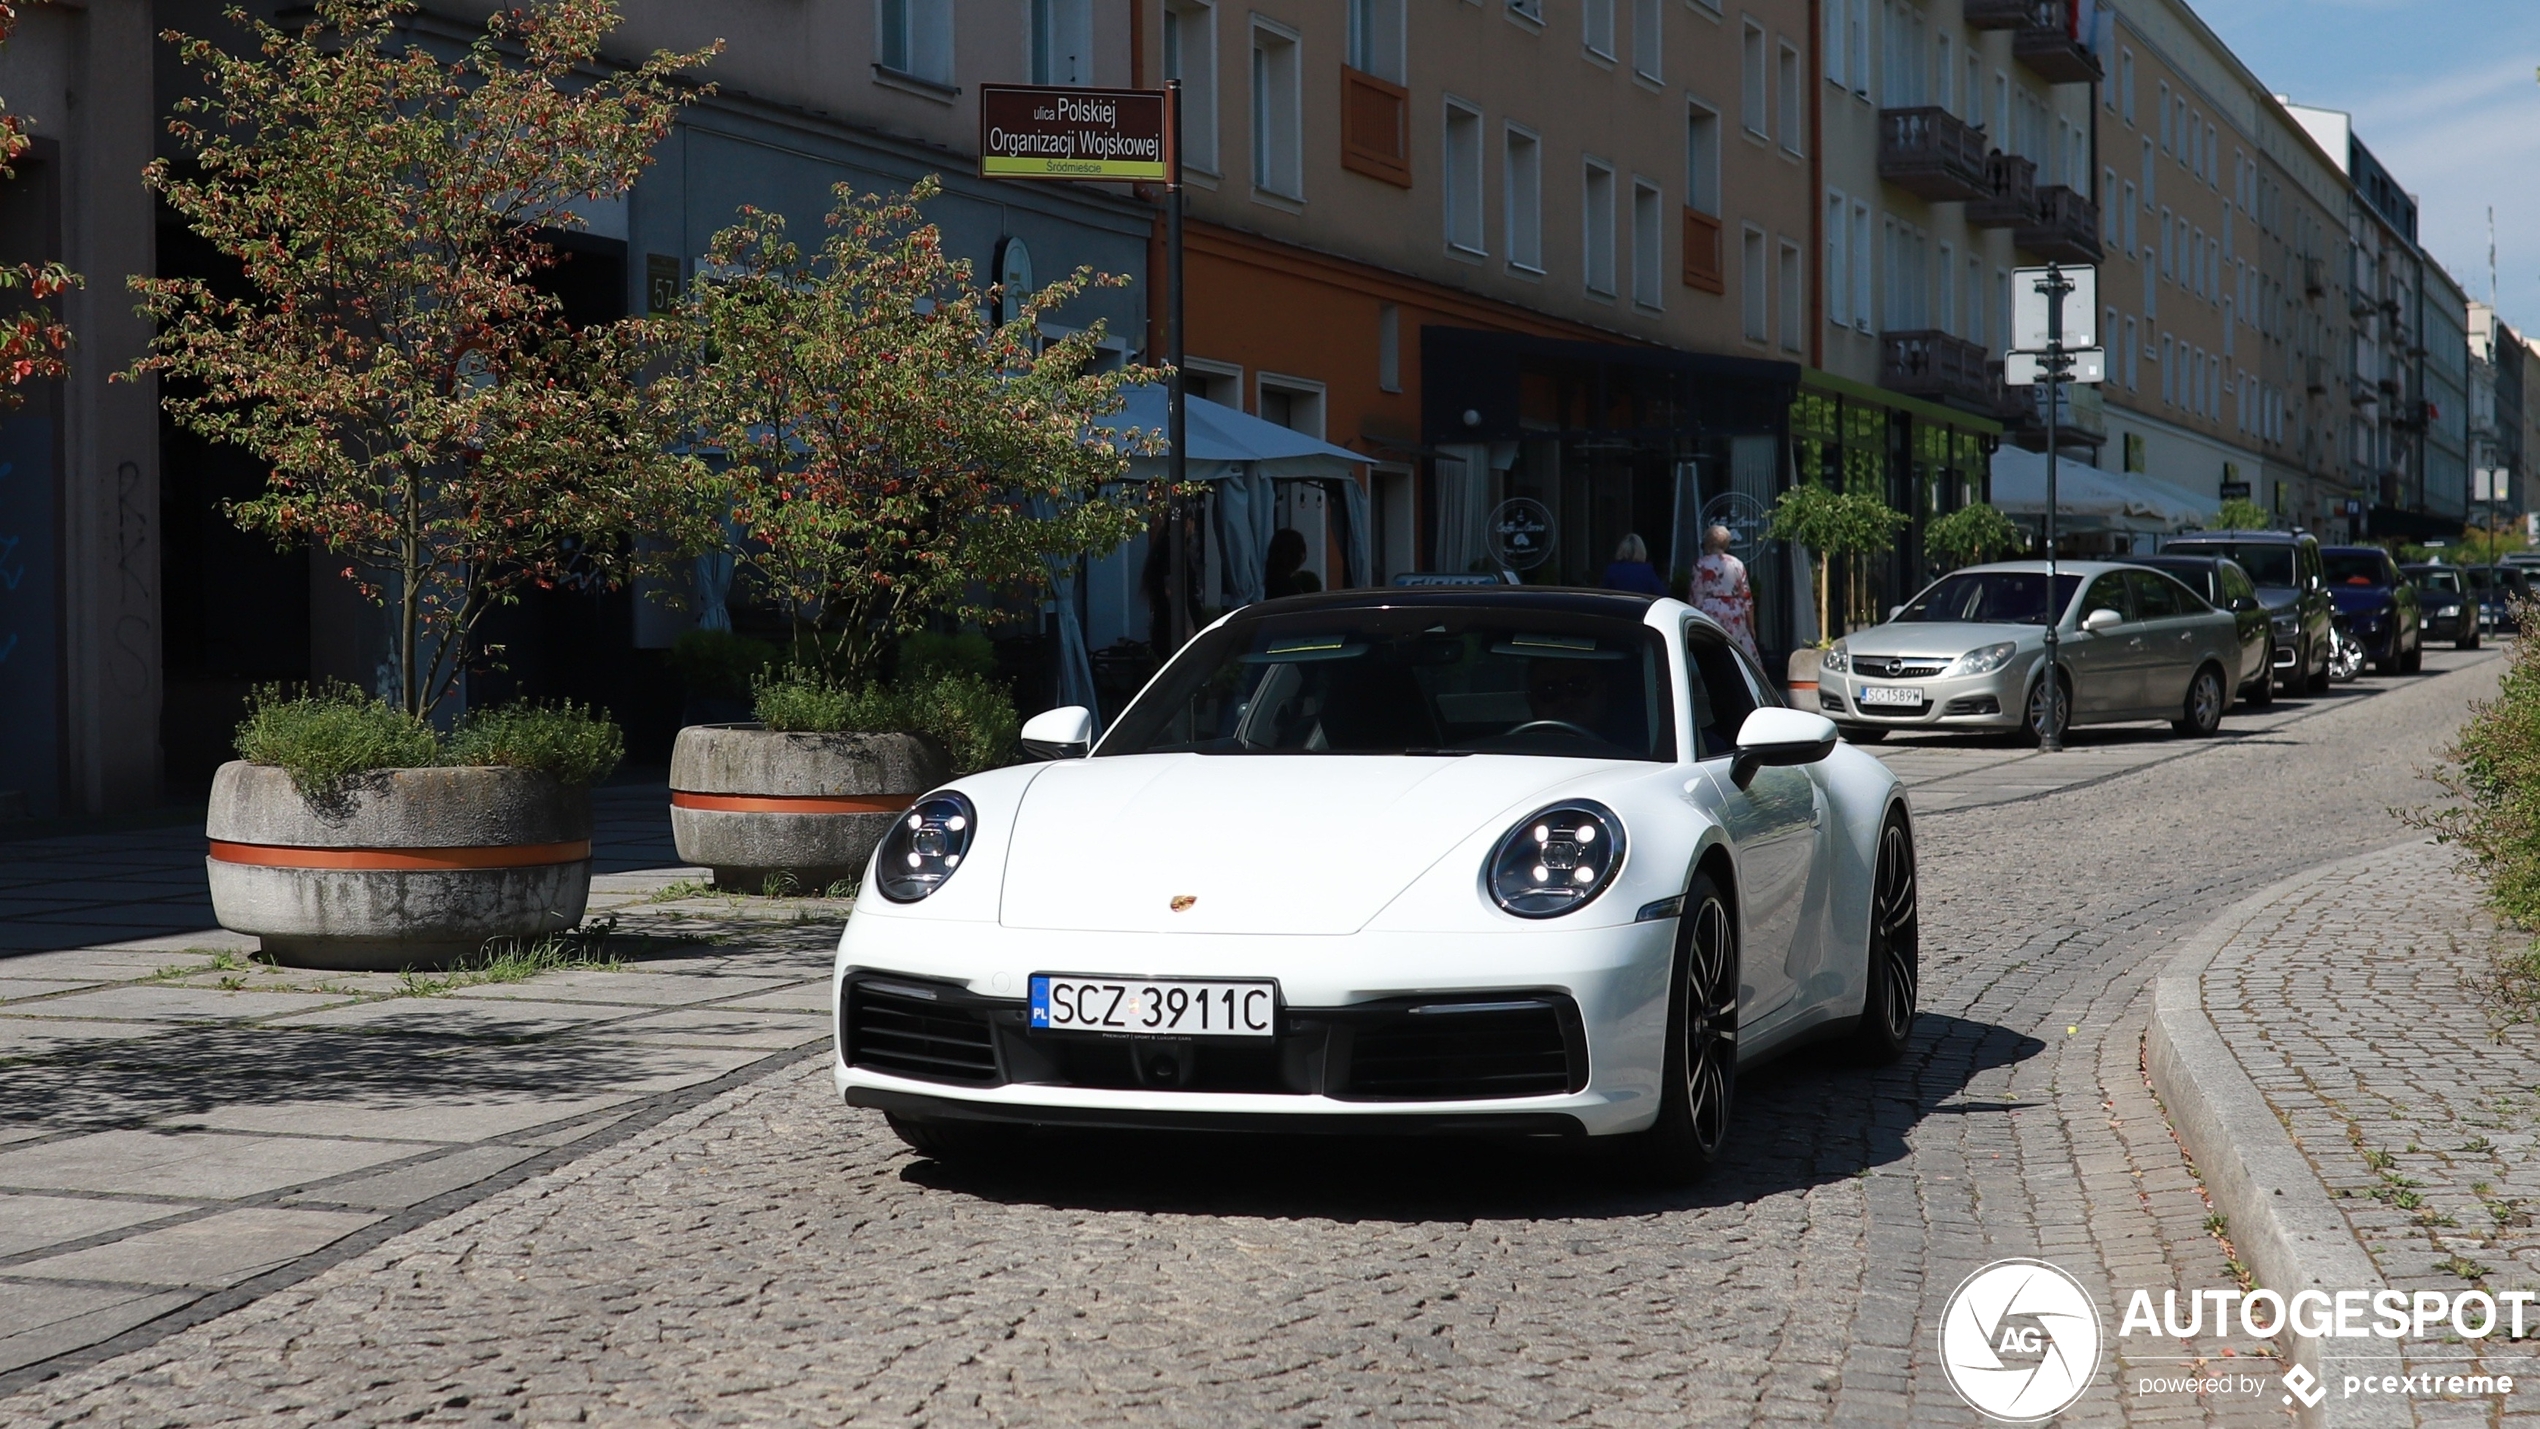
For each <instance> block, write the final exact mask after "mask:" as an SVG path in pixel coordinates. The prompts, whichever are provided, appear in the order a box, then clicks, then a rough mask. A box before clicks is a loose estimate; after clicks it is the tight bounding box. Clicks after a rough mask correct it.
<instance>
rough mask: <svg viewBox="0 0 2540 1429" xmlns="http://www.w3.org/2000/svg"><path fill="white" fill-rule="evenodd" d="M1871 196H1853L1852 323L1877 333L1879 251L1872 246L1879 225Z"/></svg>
mask: <svg viewBox="0 0 2540 1429" xmlns="http://www.w3.org/2000/svg"><path fill="white" fill-rule="evenodd" d="M1875 226H1876V225H1875V224H1874V223H1873V221H1872V216H1871V210H1870V204H1869V200H1867V199H1860V198H1856V199H1854V200H1852V325H1853V326H1854V327H1856V328H1858V329H1860V330H1861V331H1862V332H1865V333H1875V332H1877V331H1878V327H1877V311H1878V310H1877V309H1876V307H1875V306H1873V304H1874V303H1875V302H1876V301H1877V298H1878V288H1877V286H1876V284H1877V281H1878V280H1877V276H1876V274H1877V262H1878V252H1877V250H1876V249H1875V248H1873V247H1872V246H1871V242H1870V234H1871V233H1872V231H1873V230H1874V228H1875Z"/></svg>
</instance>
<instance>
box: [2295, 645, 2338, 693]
mask: <svg viewBox="0 0 2540 1429" xmlns="http://www.w3.org/2000/svg"><path fill="white" fill-rule="evenodd" d="M2336 648H2337V641H2336V638H2335V637H2334V636H2332V637H2330V639H2329V650H2328V652H2327V653H2324V654H2323V653H2321V652H2320V650H2319V647H2318V646H2316V645H2314V644H2312V643H2311V642H2309V641H2307V640H2306V641H2304V642H2302V666H2301V668H2302V689H2303V691H2304V692H2305V693H2307V694H2314V695H2324V694H2327V693H2328V666H2329V662H2330V661H2331V660H2333V659H2335V658H2336ZM2314 654H2318V655H2319V657H2320V667H2319V668H2318V669H2316V670H2314V669H2312V668H2311V656H2313V655H2314Z"/></svg>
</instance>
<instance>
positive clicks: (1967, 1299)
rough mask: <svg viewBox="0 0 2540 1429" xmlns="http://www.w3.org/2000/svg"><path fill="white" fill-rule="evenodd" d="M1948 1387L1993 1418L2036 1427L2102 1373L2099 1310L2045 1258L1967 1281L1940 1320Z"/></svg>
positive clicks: (2007, 1264) (1999, 1264) (2003, 1265)
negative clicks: (2100, 1371) (2100, 1370)
mask: <svg viewBox="0 0 2540 1429" xmlns="http://www.w3.org/2000/svg"><path fill="white" fill-rule="evenodd" d="M1940 1362H1941V1365H1942V1366H1943V1367H1944V1368H1945V1369H1946V1370H1947V1371H1948V1374H1949V1387H1950V1388H1952V1389H1954V1390H1956V1391H1958V1397H1959V1398H1961V1399H1963V1400H1965V1401H1967V1403H1968V1405H1970V1406H1971V1407H1972V1408H1974V1410H1975V1411H1976V1412H1977V1413H1979V1414H1982V1415H1984V1416H1985V1417H1986V1418H1988V1419H1999V1420H2002V1421H2003V1422H2005V1423H2010V1424H2034V1423H2037V1422H2039V1421H2041V1420H2045V1419H2051V1418H2053V1417H2055V1416H2056V1415H2058V1414H2061V1413H2063V1412H2064V1410H2066V1409H2067V1408H2070V1407H2071V1405H2072V1403H2073V1401H2074V1400H2077V1399H2079V1398H2081V1394H2082V1391H2083V1390H2085V1389H2088V1388H2089V1387H2090V1383H2091V1381H2092V1380H2094V1379H2096V1378H2097V1377H2098V1374H2099V1308H2098V1307H2097V1306H2096V1305H2093V1304H2092V1303H2091V1302H2090V1295H2089V1293H2088V1292H2087V1291H2085V1290H2083V1289H2082V1288H2081V1283H2080V1282H2079V1281H2077V1280H2075V1279H2073V1278H2072V1277H2071V1276H2069V1275H2066V1274H2065V1273H2064V1272H2063V1271H2062V1270H2061V1269H2059V1268H2057V1267H2055V1266H2052V1265H2049V1264H2047V1263H2046V1262H2045V1261H2042V1260H1997V1261H1995V1262H1994V1263H1993V1264H1991V1265H1988V1266H1986V1267H1985V1268H1984V1269H1982V1270H1979V1271H1977V1272H1976V1273H1975V1274H1973V1275H1970V1276H1968V1277H1967V1278H1966V1280H1965V1282H1964V1283H1962V1284H1961V1285H1959V1287H1958V1288H1957V1290H1956V1291H1955V1292H1954V1293H1952V1294H1951V1295H1950V1297H1949V1305H1948V1307H1947V1308H1946V1309H1945V1310H1943V1311H1942V1312H1941V1317H1940Z"/></svg>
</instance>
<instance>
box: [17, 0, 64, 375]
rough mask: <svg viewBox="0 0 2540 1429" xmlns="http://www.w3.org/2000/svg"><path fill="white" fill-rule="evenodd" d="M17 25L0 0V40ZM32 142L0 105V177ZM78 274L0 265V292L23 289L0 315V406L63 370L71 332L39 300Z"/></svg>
mask: <svg viewBox="0 0 2540 1429" xmlns="http://www.w3.org/2000/svg"><path fill="white" fill-rule="evenodd" d="M17 28H18V7H17V6H16V5H14V4H10V3H8V0H0V44H6V43H7V42H8V39H9V36H10V35H11V34H13V33H15V32H16V30H17ZM30 142H32V141H30V140H29V139H28V138H27V135H26V121H25V120H24V119H21V118H19V117H18V116H17V115H15V114H10V113H7V112H6V111H5V109H0V179H8V178H15V177H17V170H16V169H15V168H14V167H13V166H14V165H15V164H16V163H17V160H18V156H19V155H20V154H23V153H25V152H26V150H27V145H28V144H29V143H30ZM79 282H80V279H79V275H78V274H76V273H73V272H72V271H71V270H70V269H68V268H65V267H63V266H62V265H61V264H59V263H10V264H0V293H6V292H12V291H18V290H23V291H24V292H25V293H26V295H27V301H26V303H25V304H24V305H23V306H21V307H19V308H18V310H17V311H16V313H14V314H13V315H10V316H8V317H4V318H0V408H6V407H15V406H17V405H18V404H19V403H20V402H23V401H25V400H26V384H27V383H29V382H32V381H35V380H37V379H38V378H45V377H59V376H61V375H62V374H63V373H64V372H65V371H66V370H67V369H66V368H65V366H64V365H63V362H62V354H63V353H64V352H65V351H67V350H69V348H70V345H71V330H70V329H69V328H67V327H64V326H63V325H62V324H60V323H58V322H55V321H54V320H53V310H52V309H50V308H48V307H46V306H45V305H44V300H45V299H47V298H50V297H52V296H53V295H54V294H56V293H59V292H61V291H62V290H63V289H65V288H74V287H77V286H79Z"/></svg>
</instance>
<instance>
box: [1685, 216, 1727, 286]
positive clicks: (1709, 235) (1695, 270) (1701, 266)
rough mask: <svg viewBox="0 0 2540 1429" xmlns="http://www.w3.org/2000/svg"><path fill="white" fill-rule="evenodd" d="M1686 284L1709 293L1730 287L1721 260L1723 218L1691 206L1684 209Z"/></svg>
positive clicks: (1725, 269)
mask: <svg viewBox="0 0 2540 1429" xmlns="http://www.w3.org/2000/svg"><path fill="white" fill-rule="evenodd" d="M1685 286H1686V287H1688V288H1699V289H1700V290H1702V291H1703V292H1706V293H1725V292H1727V291H1728V290H1729V284H1728V270H1727V268H1726V266H1725V265H1724V264H1722V262H1721V261H1720V220H1718V219H1717V218H1714V217H1712V216H1711V215H1710V214H1707V213H1704V212H1702V211H1701V210H1699V209H1692V208H1689V209H1686V210H1685Z"/></svg>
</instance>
